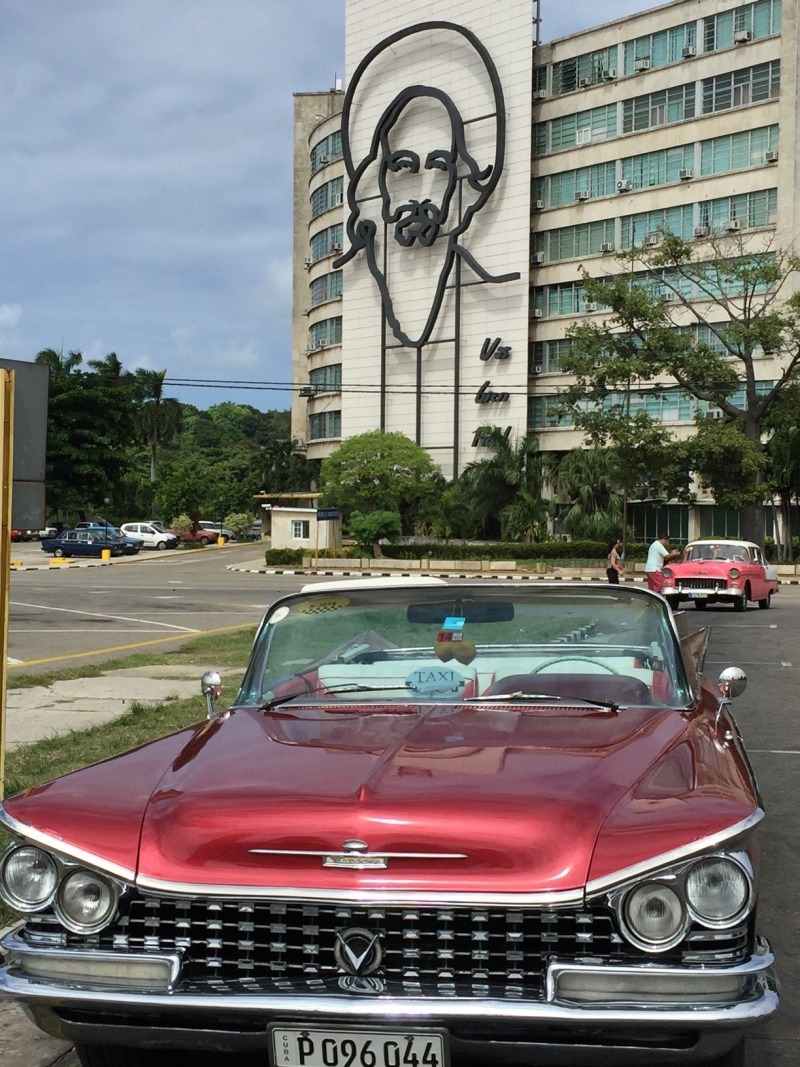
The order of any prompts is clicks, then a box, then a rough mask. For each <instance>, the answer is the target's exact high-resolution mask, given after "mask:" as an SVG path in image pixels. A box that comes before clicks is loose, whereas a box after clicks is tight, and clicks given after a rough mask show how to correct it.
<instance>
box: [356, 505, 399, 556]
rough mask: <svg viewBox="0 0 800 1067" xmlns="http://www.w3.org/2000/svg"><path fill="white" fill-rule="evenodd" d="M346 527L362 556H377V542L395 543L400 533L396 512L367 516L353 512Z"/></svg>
mask: <svg viewBox="0 0 800 1067" xmlns="http://www.w3.org/2000/svg"><path fill="white" fill-rule="evenodd" d="M348 526H349V528H350V533H351V535H352V536H353V537H354V538H355V540H356V543H357V544H358V547H359V550H360V552H361V554H362V555H363V556H373V555H377V554H378V552H376V550H375V546H376V545H378V542H379V541H381V540H383V539H385V540H387V541H396V540H397V538H398V537H399V536H400V534H401V533H402V527H401V524H400V516H399V515H398V514H397V512H396V511H372V512H370V513H369V515H364V514H362V513H361V512H360V511H354V512H352V514H351V515H350V521H349V523H348Z"/></svg>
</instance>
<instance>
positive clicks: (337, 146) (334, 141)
mask: <svg viewBox="0 0 800 1067" xmlns="http://www.w3.org/2000/svg"><path fill="white" fill-rule="evenodd" d="M341 158H342V131H341V130H336V131H335V132H334V133H329V134H328V136H327V137H323V139H322V140H321V141H319V142H318V143H317V144H315V145H314V147H313V148H312V149H311V173H312V174H316V173H317V171H318V170H321V169H322V167H324V166H326V165H327V164H328V163H333V161H334V160H335V159H341Z"/></svg>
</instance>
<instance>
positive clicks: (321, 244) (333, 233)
mask: <svg viewBox="0 0 800 1067" xmlns="http://www.w3.org/2000/svg"><path fill="white" fill-rule="evenodd" d="M343 229H344V227H343V226H342V223H341V222H337V224H336V225H335V226H328V228H327V229H325V230H320V232H319V233H315V234H314V236H313V237H312V238H311V258H312V260H313V261H314V262H315V263H316V262H317V260H318V259H324V258H325V256H332V255H336V254H337V253H339V252H341V250H342V237H343Z"/></svg>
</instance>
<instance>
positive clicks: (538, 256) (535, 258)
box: [531, 252, 544, 264]
mask: <svg viewBox="0 0 800 1067" xmlns="http://www.w3.org/2000/svg"><path fill="white" fill-rule="evenodd" d="M531 263H536V264H541V263H544V252H533V253H532V254H531Z"/></svg>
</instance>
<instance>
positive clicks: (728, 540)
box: [686, 537, 759, 548]
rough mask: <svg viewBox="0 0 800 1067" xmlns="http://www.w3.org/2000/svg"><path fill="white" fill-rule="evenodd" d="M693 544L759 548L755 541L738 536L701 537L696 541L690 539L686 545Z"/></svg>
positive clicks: (689, 546)
mask: <svg viewBox="0 0 800 1067" xmlns="http://www.w3.org/2000/svg"><path fill="white" fill-rule="evenodd" d="M693 545H746V546H747V547H748V548H759V546H758V545H757V544H756V543H755V541H742V540H741V539H740V538H738V537H737V538H733V537H702V538H700V539H698V540H697V541H690V542H689V543H688V544H687V546H686V547H687V548H691V547H692V546H693Z"/></svg>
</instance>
